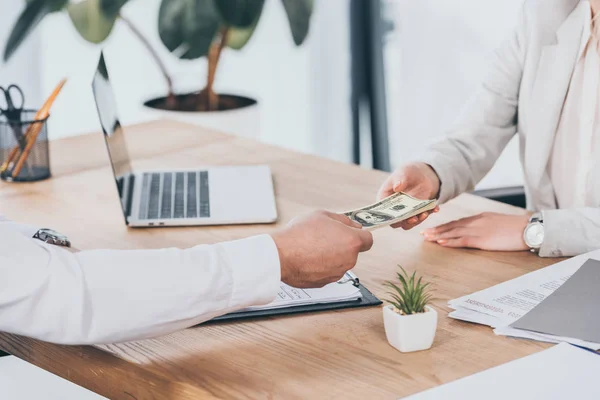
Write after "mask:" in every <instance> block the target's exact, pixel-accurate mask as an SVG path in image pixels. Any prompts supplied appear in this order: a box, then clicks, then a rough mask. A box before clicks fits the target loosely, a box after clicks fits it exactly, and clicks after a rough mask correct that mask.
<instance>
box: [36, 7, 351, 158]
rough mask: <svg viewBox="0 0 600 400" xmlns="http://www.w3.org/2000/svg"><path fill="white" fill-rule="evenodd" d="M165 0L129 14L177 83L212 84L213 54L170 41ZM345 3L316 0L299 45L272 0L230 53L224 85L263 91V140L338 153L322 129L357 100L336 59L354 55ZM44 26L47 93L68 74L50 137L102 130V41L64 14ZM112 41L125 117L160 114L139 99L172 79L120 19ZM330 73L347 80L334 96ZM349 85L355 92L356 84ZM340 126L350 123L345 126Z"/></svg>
mask: <svg viewBox="0 0 600 400" xmlns="http://www.w3.org/2000/svg"><path fill="white" fill-rule="evenodd" d="M159 4H160V0H136V1H132V2H131V3H130V4H128V5H127V6H126V7H125V9H124V13H125V14H126V15H127V16H128V17H129V18H130V19H132V20H133V22H134V23H135V24H136V25H137V26H138V27H139V29H140V30H142V31H143V32H144V33H145V34H146V35H147V36H149V37H150V40H151V42H152V43H153V44H154V45H155V47H156V48H157V49H158V50H159V52H160V54H161V56H162V58H163V60H165V62H166V63H167V66H168V69H169V71H170V72H171V74H172V75H173V76H174V78H175V85H176V89H177V91H180V92H187V91H193V90H197V89H200V88H201V87H202V86H203V85H204V84H205V76H206V61H205V60H204V59H202V60H196V61H180V60H178V59H176V58H175V57H173V56H172V55H170V54H169V53H168V51H167V50H166V49H164V47H163V46H162V44H160V41H159V38H158V33H157V28H156V21H157V13H158V7H159ZM346 8H347V0H327V1H320V2H316V7H315V15H314V19H313V25H312V31H311V35H310V36H309V38H308V40H307V42H305V44H304V45H303V46H302V47H300V48H296V47H295V46H294V44H293V41H292V38H291V34H290V32H289V27H288V22H287V18H286V16H285V12H284V10H283V6H282V4H281V2H280V1H279V0H267V2H266V5H265V9H264V13H263V15H262V17H261V21H260V23H259V26H258V28H257V31H256V32H255V34H254V36H253V38H252V39H251V41H250V42H249V44H248V45H247V46H246V47H245V48H244V49H243V50H242V51H233V50H229V49H228V50H226V52H225V53H224V55H223V57H222V60H221V63H220V65H219V70H218V75H217V82H216V89H217V90H218V91H220V92H229V93H235V94H243V95H248V96H250V97H254V98H257V99H258V100H259V103H260V107H261V110H260V113H261V121H260V126H261V131H262V132H261V139H262V140H265V141H267V142H272V143H276V144H279V145H282V146H285V147H289V148H293V149H297V150H300V151H306V152H316V153H320V154H324V155H328V154H329V153H331V152H330V148H331V147H330V146H323V145H321V144H322V141H321V140H320V139H321V138H322V135H320V134H317V133H316V132H317V131H318V130H322V128H326V129H328V128H329V127H330V125H331V122H329V121H330V120H332V119H337V120H340V119H343V118H339V113H343V112H344V111H345V112H347V113H348V115H347V118H346V119H348V120H349V119H350V117H349V112H350V111H349V106H347V102H348V101H349V100H347V99H344V97H343V96H344V93H343V90H342V89H343V88H346V87H348V84H347V83H346V82H344V80H345V79H348V80H349V75H346V77H344V74H343V73H342V74H338V73H337V67H336V66H337V65H339V64H340V63H344V59H345V58H348V57H349V56H346V55H344V53H348V52H349V47H348V46H344V42H343V35H346V36H347V32H346V30H347V27H346V23H347V19H346V18H347V16H346V15H344V14H343V10H344V9H346ZM339 10H342V12H340V11H339ZM41 30H42V32H43V33H42V46H41V47H42V48H43V54H42V58H43V60H44V67H43V73H42V76H41V91H42V92H43V93H48V92H50V91H51V90H52V88H53V87H54V85H55V84H56V82H57V81H58V80H59V79H60V78H61V77H63V76H68V77H69V84H68V86H67V87H66V88H65V90H64V93H63V94H62V96H61V101H60V102H57V104H56V106H55V107H54V110H53V117H52V126H51V127H50V128H51V135H52V137H54V138H57V137H63V136H69V135H74V134H79V133H81V132H86V131H94V130H98V129H99V125H98V123H97V117H96V115H95V108H94V104H93V98H92V94H91V90H90V81H91V77H92V73H93V71H94V68H95V63H96V62H97V57H98V53H99V47H98V46H92V45H90V44H89V43H86V42H84V41H83V40H82V39H81V38H79V36H78V35H77V33H76V32H75V30H74V28H73V27H72V24H71V23H70V21H69V19H68V16H67V15H66V14H65V13H62V14H55V15H52V16H51V17H49V18H47V20H46V21H44V23H43V26H42V29H41ZM329 31H331V33H332V36H331V35H330V36H327V37H326V38H325V39H324V40H312V39H313V38H314V37H315V35H317V36H318V37H322V35H327V33H328V32H329ZM104 46H105V47H106V53H107V62H108V64H109V69H110V73H111V79H112V81H113V84H114V86H115V92H116V95H117V98H118V103H119V107H120V112H121V117H122V120H123V121H124V122H125V123H134V122H140V121H144V120H148V119H151V118H153V116H152V115H150V114H149V113H148V112H147V110H144V109H143V107H142V106H141V105H142V103H143V102H144V101H145V100H147V99H149V98H152V97H155V96H158V95H163V94H164V93H165V92H164V91H165V85H164V81H163V79H162V75H161V74H160V71H159V70H158V69H157V68H156V66H155V65H154V64H153V63H152V61H151V60H150V59H149V57H148V55H147V54H146V50H145V49H144V48H143V47H141V45H140V44H139V43H138V41H137V39H136V38H135V37H133V36H132V35H131V33H130V32H129V30H128V29H127V27H125V26H124V25H122V24H118V25H117V26H116V28H115V30H114V32H113V34H112V35H111V37H110V38H109V39H108V41H107V42H106V43H105V44H104ZM340 53H341V54H342V56H340V55H339V54H340ZM334 57H335V59H334ZM330 61H337V64H336V63H335V62H333V63H330ZM348 74H349V72H348ZM332 81H336V83H337V85H338V86H341V89H340V90H339V93H340V97H336V98H335V99H332V97H333V96H334V95H335V93H336V92H335V91H332V90H333V89H334V88H333V87H331V85H329V84H330V83H331V82H332ZM348 82H349V81H348ZM328 85H329V87H328ZM346 91H347V92H348V93H349V88H348V89H346ZM348 96H349V94H348ZM344 108H346V110H344ZM333 113H337V114H336V115H337V116H338V118H336V117H335V116H334V115H332V114H333ZM320 127H321V128H320ZM337 129H343V130H345V129H346V128H345V127H344V126H343V125H340V126H337ZM347 135H348V136H349V135H350V134H349V131H348V134H347ZM348 146H349V145H348ZM333 156H338V157H341V156H340V152H339V151H338V152H335V151H334V152H333Z"/></svg>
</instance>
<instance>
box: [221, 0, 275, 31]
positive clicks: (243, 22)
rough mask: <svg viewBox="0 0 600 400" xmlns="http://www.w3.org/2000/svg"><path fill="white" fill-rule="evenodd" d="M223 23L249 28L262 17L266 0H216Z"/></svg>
mask: <svg viewBox="0 0 600 400" xmlns="http://www.w3.org/2000/svg"><path fill="white" fill-rule="evenodd" d="M214 2H215V7H216V9H217V11H218V12H219V14H220V15H221V18H222V19H223V23H225V24H226V25H230V26H232V27H235V28H249V27H251V26H252V25H253V24H254V23H255V22H256V21H257V20H258V18H259V17H260V14H261V13H262V9H263V6H264V4H265V0H214Z"/></svg>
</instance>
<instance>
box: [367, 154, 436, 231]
mask: <svg viewBox="0 0 600 400" xmlns="http://www.w3.org/2000/svg"><path fill="white" fill-rule="evenodd" d="M439 191H440V179H439V178H438V176H437V174H436V173H435V171H434V170H433V168H431V167H430V166H429V165H427V164H425V163H412V164H407V165H405V166H403V167H400V168H398V169H397V170H396V171H394V173H392V174H391V175H390V176H389V177H388V178H387V179H386V181H385V182H384V183H383V185H381V188H380V189H379V193H377V200H381V199H384V198H386V197H388V196H391V195H392V194H394V193H398V192H404V193H406V194H409V195H411V196H414V197H416V198H418V199H421V200H429V199H434V198H436V197H437V196H438V193H439ZM438 211H439V208H438V207H436V208H435V209H433V210H431V211H428V212H424V213H421V214H419V215H416V216H414V217H412V218H409V219H408V220H406V221H402V222H399V223H397V224H394V225H392V228H403V229H411V228H414V227H415V226H417V225H419V224H420V223H421V222H423V221H425V220H426V219H427V217H428V216H429V215H430V214H431V213H435V212H438Z"/></svg>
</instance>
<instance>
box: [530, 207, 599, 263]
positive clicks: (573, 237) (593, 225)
mask: <svg viewBox="0 0 600 400" xmlns="http://www.w3.org/2000/svg"><path fill="white" fill-rule="evenodd" d="M542 214H543V220H544V243H543V244H542V247H541V248H540V253H539V254H540V256H541V257H570V256H576V255H579V254H583V253H587V252H589V251H592V250H596V249H599V248H600V209H598V208H591V207H588V208H577V209H565V210H548V211H544V212H543V213H542Z"/></svg>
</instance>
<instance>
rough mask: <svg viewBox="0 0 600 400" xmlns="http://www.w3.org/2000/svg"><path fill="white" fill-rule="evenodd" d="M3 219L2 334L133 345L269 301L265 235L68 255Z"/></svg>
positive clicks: (272, 280) (274, 262)
mask: <svg viewBox="0 0 600 400" xmlns="http://www.w3.org/2000/svg"><path fill="white" fill-rule="evenodd" d="M17 226H18V225H17V224H14V223H10V222H0V331H4V332H9V333H14V334H19V335H24V336H29V337H33V338H36V339H40V340H44V341H48V342H54V343H61V344H106V343H117V342H124V341H130V340H139V339H144V338H149V337H155V336H159V335H164V334H167V333H171V332H174V331H177V330H180V329H183V328H187V327H190V326H193V325H196V324H199V323H201V322H203V321H206V320H209V319H211V318H213V317H216V316H218V315H221V314H226V313H228V312H232V311H235V310H239V309H242V308H245V307H248V306H250V305H258V304H265V303H268V302H270V301H272V300H273V299H274V298H275V296H276V294H277V291H278V289H279V282H280V265H279V254H278V251H277V247H276V246H275V243H274V242H273V239H272V238H271V237H270V236H268V235H262V236H255V237H251V238H248V239H243V240H238V241H232V242H225V243H219V244H215V245H202V246H197V247H194V248H191V249H187V250H180V249H174V248H173V249H162V250H129V251H117V250H93V251H82V252H79V253H71V252H70V251H67V250H65V249H63V248H60V247H56V246H52V245H48V244H46V243H42V242H41V241H38V240H34V239H31V238H30V237H28V236H27V235H25V234H23V231H24V230H25V231H27V228H25V229H24V230H23V229H16V227H17Z"/></svg>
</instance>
